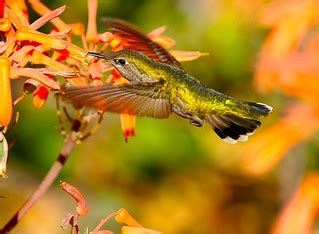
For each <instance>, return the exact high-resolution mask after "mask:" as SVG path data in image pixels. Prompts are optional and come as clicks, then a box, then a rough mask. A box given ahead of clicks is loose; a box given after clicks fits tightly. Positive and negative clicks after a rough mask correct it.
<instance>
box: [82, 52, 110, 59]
mask: <svg viewBox="0 0 319 234" xmlns="http://www.w3.org/2000/svg"><path fill="white" fill-rule="evenodd" d="M86 56H93V57H97V58H101V59H105V60H107V61H109V60H111V59H113V57H114V55H112V54H105V55H104V54H99V53H96V52H87V54H86Z"/></svg>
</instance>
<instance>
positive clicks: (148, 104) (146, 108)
mask: <svg viewBox="0 0 319 234" xmlns="http://www.w3.org/2000/svg"><path fill="white" fill-rule="evenodd" d="M162 88H163V82H160V81H158V82H143V83H140V82H131V83H128V84H121V85H111V84H106V85H103V86H99V87H81V88H70V89H66V90H65V91H64V93H63V99H64V100H67V101H71V102H72V103H73V105H74V106H75V107H76V108H82V107H84V106H86V107H94V108H96V109H97V110H100V111H106V112H117V113H121V114H132V115H137V116H147V117H152V118H159V119H163V118H168V116H169V115H170V114H171V113H172V107H171V104H170V101H169V96H168V94H166V93H165V92H163V89H162Z"/></svg>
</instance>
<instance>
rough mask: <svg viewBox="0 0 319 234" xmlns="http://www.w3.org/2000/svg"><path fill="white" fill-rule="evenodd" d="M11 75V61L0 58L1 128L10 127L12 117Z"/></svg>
mask: <svg viewBox="0 0 319 234" xmlns="http://www.w3.org/2000/svg"><path fill="white" fill-rule="evenodd" d="M9 74H10V61H9V59H8V58H6V57H0V94H1V98H0V126H8V125H9V123H10V121H11V117H12V97H11V84H10V79H9Z"/></svg>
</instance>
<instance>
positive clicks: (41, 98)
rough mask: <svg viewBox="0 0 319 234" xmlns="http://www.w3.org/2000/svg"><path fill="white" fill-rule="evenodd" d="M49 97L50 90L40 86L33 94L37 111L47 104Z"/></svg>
mask: <svg viewBox="0 0 319 234" xmlns="http://www.w3.org/2000/svg"><path fill="white" fill-rule="evenodd" d="M48 95H49V89H48V88H47V87H45V86H44V85H40V86H39V87H38V88H37V90H36V91H35V92H34V94H33V105H34V107H35V108H36V109H39V108H41V107H42V106H43V104H44V103H45V102H46V100H47V98H48Z"/></svg>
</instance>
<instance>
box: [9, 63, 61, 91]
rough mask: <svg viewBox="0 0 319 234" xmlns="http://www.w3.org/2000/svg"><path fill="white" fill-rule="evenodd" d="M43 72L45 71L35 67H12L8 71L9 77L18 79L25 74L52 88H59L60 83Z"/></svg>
mask: <svg viewBox="0 0 319 234" xmlns="http://www.w3.org/2000/svg"><path fill="white" fill-rule="evenodd" d="M43 73H45V71H43V70H42V71H41V70H39V69H36V68H13V69H11V71H10V78H12V79H18V78H19V77H21V76H26V77H29V78H32V79H34V80H37V81H39V82H41V83H42V84H44V85H46V86H48V87H50V88H52V89H56V90H59V89H60V85H59V84H58V83H57V82H55V81H54V80H52V79H51V78H49V77H48V76H46V75H44V74H43Z"/></svg>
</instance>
